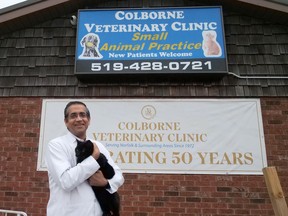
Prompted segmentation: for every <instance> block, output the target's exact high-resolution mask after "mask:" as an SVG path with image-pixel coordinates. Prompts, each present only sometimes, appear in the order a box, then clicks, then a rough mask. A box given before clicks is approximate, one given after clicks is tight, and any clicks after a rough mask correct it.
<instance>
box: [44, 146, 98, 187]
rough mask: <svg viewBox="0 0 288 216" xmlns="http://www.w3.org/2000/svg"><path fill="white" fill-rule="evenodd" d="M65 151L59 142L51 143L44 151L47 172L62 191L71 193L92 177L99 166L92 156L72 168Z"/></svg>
mask: <svg viewBox="0 0 288 216" xmlns="http://www.w3.org/2000/svg"><path fill="white" fill-rule="evenodd" d="M65 150H66V149H63V146H62V145H61V143H60V142H56V141H51V142H49V144H48V147H47V149H46V158H45V159H46V165H47V168H48V171H49V173H50V175H51V177H52V178H53V180H54V181H55V182H56V184H57V185H58V186H59V187H61V188H62V189H63V190H66V191H71V190H73V189H74V188H75V187H77V186H78V185H79V184H81V183H83V182H84V181H85V180H87V179H88V178H89V177H90V176H91V175H93V174H94V173H95V172H96V171H97V170H98V169H99V168H100V166H99V164H98V163H97V162H96V161H95V159H94V158H93V157H92V156H90V157H88V158H87V159H85V160H84V161H83V162H82V163H79V164H78V165H77V166H73V164H71V160H72V158H69V156H68V155H67V150H66V151H65ZM73 153H74V152H73Z"/></svg>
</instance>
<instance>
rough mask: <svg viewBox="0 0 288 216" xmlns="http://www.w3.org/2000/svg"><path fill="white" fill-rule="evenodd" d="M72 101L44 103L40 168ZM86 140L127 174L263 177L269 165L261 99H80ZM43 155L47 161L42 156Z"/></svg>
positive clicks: (61, 127)
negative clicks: (97, 144) (84, 112)
mask: <svg viewBox="0 0 288 216" xmlns="http://www.w3.org/2000/svg"><path fill="white" fill-rule="evenodd" d="M69 101H71V100H68V99H45V100H43V107H42V116H41V132H40V146H39V154H38V155H39V160H38V169H39V170H42V169H43V170H45V169H46V165H45V161H44V160H43V158H44V154H45V147H46V146H47V144H48V142H49V141H50V140H51V139H54V138H56V137H57V136H61V135H64V134H66V133H67V128H66V127H65V124H64V116H63V110H64V108H65V106H66V104H67V103H68V102H69ZM81 101H83V102H85V104H86V105H87V107H88V108H89V110H90V113H91V121H90V125H89V128H88V131H87V135H88V136H89V137H90V138H91V139H94V140H97V141H99V142H101V143H102V144H103V145H104V146H105V147H106V148H107V149H108V150H109V151H110V153H111V156H112V159H113V160H114V161H115V163H116V164H117V165H119V167H120V168H121V169H122V170H123V172H127V173H175V174H177V173H178V174H185V173H186V174H243V175H249V174H252V175H255V174H257V175H262V169H263V168H264V167H266V166H267V159H266V150H265V142H264V133H263V123H262V117H261V116H262V115H261V105H260V100H257V99H230V100H228V99H227V100H223V99H221V100H212V99H206V100H205V99H203V100H200V99H198V100H195V99H193V100H190V99H165V100H164V99H118V100H116V99H114V100H113V99H106V100H100V99H99V100H98V99H81ZM42 156H43V157H42Z"/></svg>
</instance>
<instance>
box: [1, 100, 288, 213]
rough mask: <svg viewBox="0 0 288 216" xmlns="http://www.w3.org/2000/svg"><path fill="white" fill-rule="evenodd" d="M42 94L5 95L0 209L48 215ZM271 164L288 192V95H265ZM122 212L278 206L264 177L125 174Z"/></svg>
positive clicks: (266, 210)
mask: <svg viewBox="0 0 288 216" xmlns="http://www.w3.org/2000/svg"><path fill="white" fill-rule="evenodd" d="M41 103H42V98H39V97H7V98H0V114H1V115H0V120H1V124H2V125H1V127H0V159H1V160H0V164H1V166H0V182H1V184H0V209H2V208H3V209H14V210H22V211H25V212H26V213H27V214H28V215H29V216H43V215H45V211H46V204H47V201H48V197H49V189H48V177H47V172H45V171H36V166H37V153H38V141H39V133H40V121H41V119H40V116H41ZM261 108H262V115H263V124H264V133H265V143H266V151H267V159H268V166H275V167H276V168H277V172H278V175H279V178H280V182H281V185H282V189H283V191H284V194H287V193H288V183H287V179H288V170H287V167H288V158H287V155H288V136H287V132H288V129H287V128H288V99H287V98H261ZM124 176H125V179H126V181H125V184H124V186H123V187H121V189H120V191H119V192H120V195H121V200H122V207H121V210H122V215H125V216H164V215H165V216H180V215H181V216H184V215H187V216H188V215H189V216H193V215H195V216H196V215H203V216H204V215H205V216H208V215H213V216H215V215H219V216H223V215H233V216H234V215H254V216H260V215H261V216H271V215H273V214H274V213H273V209H272V205H271V201H270V198H269V195H268V192H267V188H266V185H265V181H264V177H263V176H262V175H260V176H258V175H188V174H187V175H184V174H183V175H178V174H127V173H125V174H124ZM59 202H61V200H59Z"/></svg>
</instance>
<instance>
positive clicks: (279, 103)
mask: <svg viewBox="0 0 288 216" xmlns="http://www.w3.org/2000/svg"><path fill="white" fill-rule="evenodd" d="M96 2H98V3H95V4H96V5H93V6H91V8H98V7H130V6H131V7H132V6H133V7H142V6H144V7H149V6H151V7H152V6H197V5H204V6H209V3H207V2H208V1H160V0H155V1H147V0H143V1H96ZM175 2H177V3H175ZM203 2H206V3H203ZM97 4H98V5H97ZM240 10H241V8H239V11H238V8H236V10H231V9H230V8H228V7H226V6H223V14H224V29H225V40H226V48H227V57H228V68H229V72H231V73H229V74H227V75H226V76H224V77H222V78H221V79H216V80H215V79H209V78H208V79H205V80H195V79H194V78H193V77H192V78H189V79H188V78H187V79H183V80H180V81H179V80H177V81H176V80H165V81H163V80H161V79H158V80H156V81H153V82H151V81H149V80H145V79H143V80H136V81H133V82H130V81H128V80H126V79H125V78H121V77H119V80H117V81H113V82H109V81H106V82H105V81H104V82H101V83H99V82H98V83H97V82H92V83H87V82H82V81H80V80H78V79H77V77H76V76H75V75H74V55H75V42H76V27H73V26H71V24H70V22H69V20H70V16H71V15H72V14H76V13H77V11H74V12H73V13H71V14H63V16H60V17H57V18H55V19H54V18H53V19H51V20H48V21H47V22H43V23H39V24H38V25H33V26H30V27H25V28H24V29H22V30H17V31H14V32H11V33H8V34H5V35H2V34H1V32H0V120H1V121H0V122H1V127H0V182H1V183H0V209H2V208H3V209H14V210H22V211H25V212H27V213H28V215H29V216H43V215H45V211H46V204H47V201H48V196H49V189H48V178H47V173H46V172H39V171H36V166H37V154H38V142H39V133H40V121H41V119H40V117H41V105H42V99H43V98H75V97H77V98H180V97H182V98H260V99H261V107H262V115H263V124H264V133H265V142H266V151H267V159H268V166H275V167H276V168H277V171H278V175H279V178H280V181H281V185H282V188H283V191H284V194H286V197H287V194H288V182H287V179H288V169H287V167H288V156H287V155H288V143H287V142H288V136H287V130H288V129H287V128H288V127H287V126H288V120H287V116H288V98H287V95H288V85H287V84H288V79H287V77H286V76H287V73H288V45H287V36H288V27H287V24H283V22H282V23H278V22H275V20H274V21H273V17H269V20H268V19H262V18H259V17H257V16H256V15H255V14H252V13H251V14H248V15H247V13H244V10H241V11H240ZM254 15H255V16H254ZM267 17H268V16H267ZM124 176H125V179H126V182H125V184H124V186H123V187H122V188H121V189H120V191H119V192H120V194H121V200H122V215H123V216H164V215H165V216H180V215H181V216H185V215H187V216H188V215H189V216H196V215H197V216H200V215H201V216H212V215H213V216H216V215H218V216H223V215H233V216H236V215H238V216H240V215H252V216H260V215H261V216H271V215H274V213H273V209H272V205H271V201H270V198H269V195H268V192H267V188H266V185H265V181H264V177H263V176H253V175H248V176H245V175H169V174H165V175H164V174H163V175H160V174H126V173H125V174H124ZM286 199H287V198H286Z"/></svg>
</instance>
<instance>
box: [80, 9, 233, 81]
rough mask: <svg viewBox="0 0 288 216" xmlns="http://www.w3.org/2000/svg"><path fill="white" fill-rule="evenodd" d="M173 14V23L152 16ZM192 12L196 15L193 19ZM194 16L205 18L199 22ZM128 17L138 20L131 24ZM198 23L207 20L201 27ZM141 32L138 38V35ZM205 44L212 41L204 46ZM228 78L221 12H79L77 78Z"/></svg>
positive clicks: (169, 10)
mask: <svg viewBox="0 0 288 216" xmlns="http://www.w3.org/2000/svg"><path fill="white" fill-rule="evenodd" d="M172 12H173V13H174V15H173V18H169V19H166V20H165V21H163V20H164V19H160V18H159V19H156V18H155V19H154V17H156V16H158V17H161V16H162V17H163V16H166V18H168V15H167V14H169V13H172ZM188 12H191V13H188ZM193 12H194V13H195V15H191V14H193ZM205 12H206V13H209V16H208V17H211V18H209V19H208V18H206V17H207V16H205V15H206V14H205ZM97 13H98V14H97ZM93 14H94V16H93ZM117 14H118V15H117ZM119 14H120V15H119ZM131 14H132V15H131ZM136 14H138V15H136ZM139 14H148V18H147V19H144V18H141V19H142V20H141V19H140V18H139V17H137V16H139ZM149 14H150V15H149ZM155 14H158V15H155ZM159 14H161V16H160V15H159ZM163 14H164V15H163ZM177 14H178V16H177ZM179 14H180V15H179ZM186 14H189V16H192V17H188V15H187V16H186ZM198 14H200V15H199V16H202V17H203V18H202V17H200V18H199V16H198ZM113 15H114V17H115V18H114V19H113ZM97 16H98V17H103V16H105V19H102V20H101V21H98V20H100V19H97ZM142 16H143V15H142ZM171 16H172V15H171ZM193 16H195V17H196V16H197V17H198V18H197V20H192V21H191V22H189V21H190V19H196V18H195V17H193ZM91 17H93V18H91ZM111 17H112V18H111ZM116 17H117V19H118V20H117V19H116ZM130 17H133V18H134V19H136V18H137V19H138V20H132V18H130ZM149 17H152V18H153V19H151V18H150V19H149ZM175 17H176V18H175ZM186 17H187V18H186ZM204 17H205V18H204ZM202 19H205V20H203V22H202ZM210 19H211V20H210ZM95 20H96V21H95ZM131 20H132V21H131ZM193 21H194V22H193ZM139 26H140V27H142V28H140V27H139ZM139 29H140V30H142V32H137V31H136V30H139ZM199 29H200V30H199ZM105 31H107V32H105ZM204 33H205V34H204ZM191 34H192V36H193V37H192V39H191V38H190V36H191ZM194 35H195V36H194ZM127 38H128V39H127ZM207 38H210V39H211V38H212V39H211V40H210V39H209V41H208V39H207ZM213 38H214V39H213ZM133 40H134V41H133ZM204 41H206V42H204ZM161 42H165V43H161ZM86 44H88V45H86ZM93 44H94V45H93ZM208 44H209V46H210V47H214V51H211V50H212V48H211V49H209V48H207V47H209V46H208ZM210 44H211V45H210ZM89 47H90V48H91V47H92V48H93V49H92V48H91V49H90V48H89ZM204 47H206V48H205V49H204ZM89 50H90V51H89ZM91 50H92V51H91ZM215 50H216V51H215ZM93 53H94V54H93ZM91 56H92V57H91ZM163 56H164V57H163ZM227 73H228V64H227V53H226V44H225V33H224V24H223V15H222V7H221V6H212V7H169V8H144V9H143V8H132V9H131V8H127V9H126V8H116V9H88V10H79V11H78V19H77V39H76V53H75V75H77V76H80V77H81V76H87V75H90V76H91V75H98V76H101V75H120V74H121V75H125V74H126V75H153V74H154V75H164V74H165V75H183V74H184V75H191V74H192V75H193V74H195V75H196V74H197V75H215V76H216V75H218V76H219V75H225V74H227Z"/></svg>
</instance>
